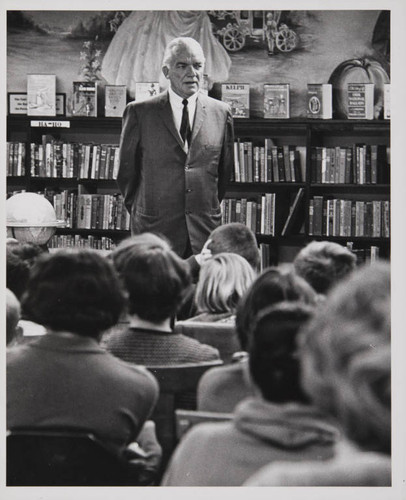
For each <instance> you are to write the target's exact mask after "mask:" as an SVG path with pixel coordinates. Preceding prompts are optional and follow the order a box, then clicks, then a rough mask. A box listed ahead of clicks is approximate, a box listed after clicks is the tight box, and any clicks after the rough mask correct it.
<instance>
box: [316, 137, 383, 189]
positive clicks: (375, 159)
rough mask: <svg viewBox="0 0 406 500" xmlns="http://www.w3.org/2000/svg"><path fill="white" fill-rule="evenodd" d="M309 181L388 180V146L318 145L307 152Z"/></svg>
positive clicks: (370, 182)
mask: <svg viewBox="0 0 406 500" xmlns="http://www.w3.org/2000/svg"><path fill="white" fill-rule="evenodd" d="M310 155H311V156H310V163H311V178H312V182H315V183H321V184H378V183H382V184H384V183H389V182H390V147H389V146H386V145H378V144H372V145H370V144H354V145H353V146H351V147H345V146H336V147H325V146H317V147H313V148H311V152H310Z"/></svg>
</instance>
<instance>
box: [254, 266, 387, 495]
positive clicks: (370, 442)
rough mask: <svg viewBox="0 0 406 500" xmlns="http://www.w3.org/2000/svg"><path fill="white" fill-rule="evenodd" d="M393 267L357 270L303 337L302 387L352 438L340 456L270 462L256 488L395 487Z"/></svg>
mask: <svg viewBox="0 0 406 500" xmlns="http://www.w3.org/2000/svg"><path fill="white" fill-rule="evenodd" d="M390 330H391V328H390V268H389V264H384V263H379V264H375V265H373V266H371V267H364V268H363V269H360V270H359V271H358V270H357V271H356V272H354V273H353V274H352V275H351V276H350V277H349V278H348V279H346V280H344V281H343V282H342V283H341V284H339V285H338V286H337V288H336V289H335V290H334V291H333V292H332V293H331V295H329V297H328V298H327V301H326V303H325V307H324V308H322V309H320V310H319V311H317V312H316V314H315V316H314V317H313V319H312V321H310V323H309V324H308V325H307V326H306V327H305V328H304V331H303V332H302V336H301V339H300V346H299V348H300V353H299V355H300V357H301V359H302V372H303V374H302V385H303V387H304V390H305V391H306V392H307V393H308V394H309V396H310V398H311V399H312V401H313V403H314V404H315V405H317V406H318V407H319V408H320V409H321V410H322V411H326V412H328V413H330V414H331V415H332V416H334V417H335V418H336V420H337V421H338V422H339V423H340V424H341V428H342V429H343V431H344V433H345V434H346V436H347V440H342V441H341V443H340V444H339V445H338V446H337V452H336V454H335V456H334V458H333V459H331V460H328V461H326V462H324V463H322V464H321V463H320V462H314V461H313V462H312V461H309V462H307V463H300V464H299V463H297V464H288V463H280V464H275V465H269V466H267V467H265V468H264V469H263V470H262V471H260V472H259V473H258V474H256V475H255V476H254V477H252V478H251V479H250V480H249V481H248V482H247V483H246V484H247V485H248V486H390V485H391V458H390V453H391V348H390V337H391V331H390Z"/></svg>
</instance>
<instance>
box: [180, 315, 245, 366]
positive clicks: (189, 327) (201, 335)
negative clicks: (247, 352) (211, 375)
mask: <svg viewBox="0 0 406 500" xmlns="http://www.w3.org/2000/svg"><path fill="white" fill-rule="evenodd" d="M175 332H177V333H182V334H183V335H186V336H187V337H192V338H194V339H196V340H198V341H199V342H201V343H202V344H208V345H211V346H213V347H215V348H216V349H218V350H219V353H220V357H221V359H222V360H223V362H224V363H226V364H227V363H231V360H232V356H233V354H234V353H235V352H237V351H240V350H241V346H240V341H239V339H238V336H237V331H236V328H235V325H233V324H231V323H230V324H229V323H219V322H213V323H209V322H200V321H178V322H176V323H175Z"/></svg>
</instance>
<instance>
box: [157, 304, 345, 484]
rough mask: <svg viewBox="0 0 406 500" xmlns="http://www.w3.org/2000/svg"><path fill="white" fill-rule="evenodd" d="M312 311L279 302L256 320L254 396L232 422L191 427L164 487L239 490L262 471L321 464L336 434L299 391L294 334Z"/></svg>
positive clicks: (238, 409)
mask: <svg viewBox="0 0 406 500" xmlns="http://www.w3.org/2000/svg"><path fill="white" fill-rule="evenodd" d="M311 313H312V308H310V307H309V306H306V305H304V304H301V303H296V302H292V303H279V304H276V305H274V306H270V307H268V308H266V309H264V310H263V311H261V312H260V313H259V314H258V315H257V316H256V317H255V319H254V326H253V328H252V337H251V342H250V348H249V370H250V374H251V377H252V381H253V383H254V386H255V388H256V389H257V395H256V396H254V397H253V398H248V399H244V400H243V401H242V402H241V403H239V404H238V405H237V407H236V409H235V411H234V418H233V420H232V421H230V422H219V423H217V422H216V423H205V424H201V425H197V426H194V427H193V428H192V429H191V430H190V431H189V432H188V433H187V434H186V435H185V437H184V439H183V440H182V441H181V442H180V444H179V446H178V448H177V449H176V450H175V452H174V454H173V455H172V458H171V461H170V463H169V466H168V468H167V471H166V474H165V476H164V478H163V483H162V484H163V485H164V486H240V485H242V484H243V482H244V481H245V480H246V479H248V478H249V477H250V476H251V475H252V474H253V473H254V472H255V471H257V470H258V469H259V468H260V467H261V466H263V465H265V464H266V463H269V462H272V461H280V460H295V461H296V460H311V459H317V460H323V459H326V458H330V457H331V456H332V455H333V453H334V445H335V443H336V441H337V439H338V436H339V432H338V430H337V429H336V428H335V427H334V425H332V424H330V423H329V422H328V420H327V418H325V417H324V416H323V414H322V413H321V412H319V411H318V410H317V409H314V408H312V407H311V406H308V405H307V404H306V403H307V399H306V397H305V395H304V393H303V391H302V389H301V387H300V379H299V361H298V359H297V356H296V343H295V339H296V335H297V332H298V330H299V328H300V326H301V325H303V324H304V323H305V322H306V321H307V320H308V319H309V318H310V317H311Z"/></svg>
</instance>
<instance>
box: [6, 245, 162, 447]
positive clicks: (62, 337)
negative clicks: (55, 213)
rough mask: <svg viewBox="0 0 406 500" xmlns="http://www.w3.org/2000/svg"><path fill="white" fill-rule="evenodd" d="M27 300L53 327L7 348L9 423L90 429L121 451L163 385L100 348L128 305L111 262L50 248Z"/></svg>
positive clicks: (35, 317)
mask: <svg viewBox="0 0 406 500" xmlns="http://www.w3.org/2000/svg"><path fill="white" fill-rule="evenodd" d="M21 300H22V303H21V305H22V309H23V311H24V314H25V315H26V316H27V318H29V319H31V320H32V321H34V322H36V323H38V324H41V325H43V326H44V327H45V328H46V330H47V333H46V334H45V335H43V336H41V337H39V338H38V339H36V340H34V341H32V342H30V343H28V344H26V345H19V346H15V347H12V348H10V349H8V353H7V428H8V429H11V430H13V429H18V428H24V427H30V428H44V427H45V428H59V429H60V428H61V427H67V428H69V429H76V430H79V429H80V430H87V431H90V432H93V433H94V434H95V435H96V436H98V437H99V439H101V440H102V441H103V442H104V443H105V444H106V446H108V447H109V448H110V449H112V450H115V451H116V452H117V453H122V452H123V451H124V449H125V448H126V447H127V445H129V444H130V443H131V442H133V441H135V440H136V438H137V436H138V434H139V432H140V430H141V429H142V426H143V424H144V422H145V421H146V420H147V419H148V417H149V416H150V414H151V412H152V410H153V408H154V406H155V404H156V401H157V398H158V384H157V382H156V380H155V378H154V377H153V376H152V375H151V374H150V373H149V372H148V371H147V370H146V369H144V368H142V367H138V366H135V365H130V364H128V363H124V362H123V361H121V360H120V359H117V358H116V357H115V356H113V355H111V354H110V353H108V352H106V351H105V350H104V349H102V348H101V347H100V346H99V338H100V335H101V333H102V332H103V331H104V330H106V329H107V328H109V327H110V326H112V325H114V324H115V323H116V322H117V321H118V318H119V316H120V314H121V312H122V310H123V308H124V306H125V291H124V289H123V287H122V285H121V283H120V280H119V278H118V276H117V275H116V273H115V271H114V268H113V265H112V264H111V263H110V262H109V261H108V260H107V259H106V258H105V257H103V256H101V255H99V254H98V253H97V252H95V251H89V250H77V251H75V250H61V251H58V252H56V253H55V254H46V255H44V256H42V257H40V258H39V259H38V260H37V262H36V264H35V265H34V266H33V268H32V269H31V273H30V278H29V280H28V283H27V288H26V291H25V293H24V294H23V296H22V299H21Z"/></svg>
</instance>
